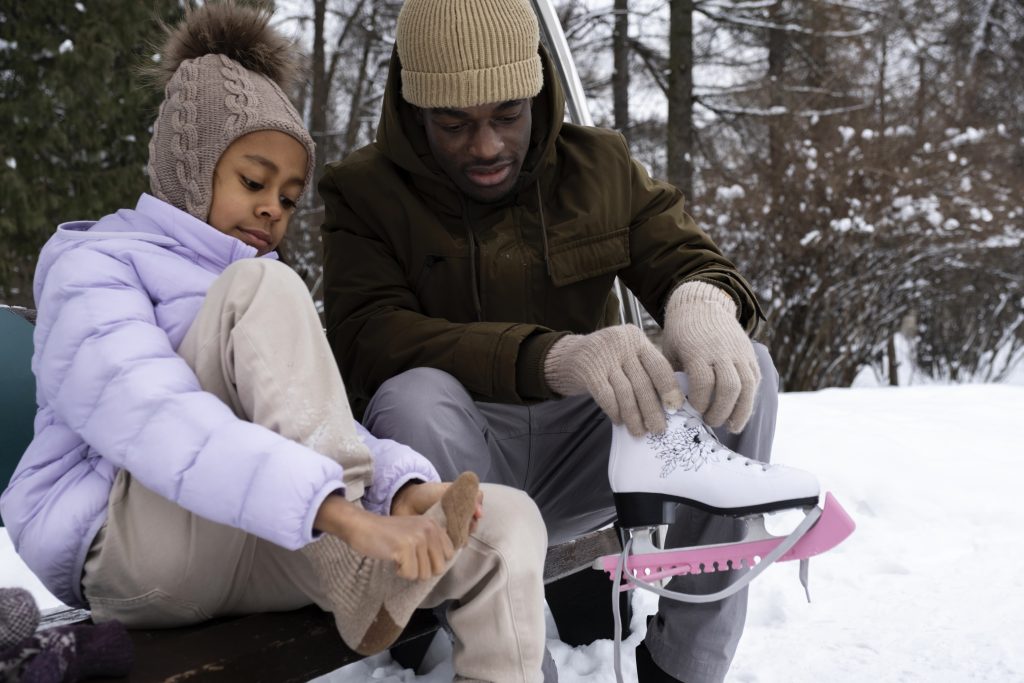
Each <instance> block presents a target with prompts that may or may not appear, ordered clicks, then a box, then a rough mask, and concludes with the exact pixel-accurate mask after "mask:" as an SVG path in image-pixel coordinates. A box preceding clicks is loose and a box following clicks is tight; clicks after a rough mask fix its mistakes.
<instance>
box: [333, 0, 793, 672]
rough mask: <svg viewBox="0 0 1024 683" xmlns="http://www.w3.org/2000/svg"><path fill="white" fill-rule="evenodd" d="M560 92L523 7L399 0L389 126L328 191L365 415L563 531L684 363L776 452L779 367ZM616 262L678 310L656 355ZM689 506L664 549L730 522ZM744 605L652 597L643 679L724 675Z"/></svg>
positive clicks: (711, 402)
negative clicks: (509, 489)
mask: <svg viewBox="0 0 1024 683" xmlns="http://www.w3.org/2000/svg"><path fill="white" fill-rule="evenodd" d="M563 107H564V99H563V95H562V92H561V90H560V88H559V86H558V84H557V79H556V76H555V73H554V70H553V66H552V64H551V62H550V60H549V58H548V57H547V55H546V52H545V51H544V50H543V49H542V48H540V46H539V32H538V26H537V21H536V18H535V16H534V14H533V11H532V9H531V8H530V6H529V3H528V2H527V0H472V1H461V2H460V1H457V0H407V2H406V3H405V5H404V7H403V8H402V11H401V14H400V16H399V20H398V27H397V34H396V53H395V55H393V57H392V61H391V69H390V74H389V78H388V84H387V90H386V94H385V98H384V105H383V113H382V116H381V120H380V125H379V128H378V131H377V139H376V142H375V143H374V144H372V145H369V146H367V147H365V148H363V149H361V150H358V151H357V152H355V153H354V154H352V155H351V156H350V157H348V158H346V159H345V160H343V161H341V162H340V163H336V164H332V165H331V167H330V168H329V170H328V172H327V174H326V175H325V177H324V179H323V180H322V182H321V184H320V192H321V195H322V196H323V199H324V203H325V207H326V218H325V223H324V226H323V238H324V259H325V261H324V274H325V277H324V282H325V292H324V297H325V305H326V316H327V329H328V336H329V339H330V341H331V344H332V347H333V349H334V353H335V355H336V357H337V359H338V362H339V366H340V367H341V369H342V373H343V375H344V379H345V384H346V387H348V390H349V392H350V399H351V401H352V403H353V407H354V409H355V411H356V414H357V415H362V417H363V419H364V422H365V424H366V426H367V427H368V428H369V429H370V430H371V431H372V432H374V433H375V434H377V435H378V436H381V437H388V438H392V439H395V440H397V441H400V442H404V443H407V444H409V445H411V446H413V447H414V448H416V449H417V450H419V451H420V452H421V453H423V454H424V455H426V456H427V457H428V458H429V459H431V461H432V462H433V463H434V464H435V466H436V467H437V469H438V471H439V472H440V473H441V476H442V477H448V476H450V474H451V473H457V472H460V471H462V470H466V469H470V470H474V471H475V472H477V474H478V475H479V476H480V478H481V480H483V481H492V482H500V483H504V484H510V485H514V486H518V487H520V488H523V489H525V490H526V491H527V492H528V493H530V495H531V496H533V498H534V499H535V500H536V502H537V504H538V505H539V506H540V509H541V512H542V514H543V515H544V519H545V522H546V523H547V525H548V530H549V538H550V539H551V542H552V543H557V542H560V541H563V540H566V539H568V538H572V537H575V536H577V535H579V534H581V533H584V532H586V531H590V530H592V529H595V528H599V527H600V526H603V525H604V524H607V523H608V522H610V521H612V520H613V519H614V517H615V508H614V506H613V503H612V496H611V490H610V488H609V483H608V474H607V471H608V451H609V444H610V439H611V423H612V422H615V423H622V424H624V425H625V426H626V427H627V428H628V429H629V431H630V432H631V433H633V434H636V435H640V434H643V433H645V432H662V431H664V430H665V426H666V418H665V410H666V409H668V410H673V409H675V408H679V407H680V406H681V405H682V402H683V396H682V394H681V393H680V389H679V385H678V384H677V383H676V381H675V377H674V375H673V370H672V366H673V365H674V366H675V367H676V368H677V369H680V370H684V371H686V372H687V373H688V375H689V396H688V398H689V401H690V403H691V404H692V405H693V407H694V408H696V409H697V410H698V411H700V412H702V413H703V414H704V418H705V420H706V422H707V423H708V424H710V425H712V426H716V427H717V426H721V425H723V424H724V425H726V426H727V428H728V431H727V430H726V429H722V430H720V435H721V437H722V440H723V443H725V444H726V445H727V446H729V447H731V448H733V450H737V451H739V452H741V453H743V454H744V455H746V456H748V457H752V458H756V459H759V460H763V461H767V460H768V457H769V454H770V449H771V441H772V438H773V435H774V425H775V409H776V397H775V394H776V391H777V381H778V376H777V374H776V373H775V370H774V367H773V366H772V364H771V361H770V359H769V357H768V355H767V351H766V350H765V349H764V348H763V347H760V346H757V347H755V345H753V344H752V343H751V342H750V340H749V338H748V336H747V333H748V332H751V331H752V330H753V329H754V327H756V325H757V323H758V321H759V320H760V319H762V317H763V316H762V314H761V311H760V308H759V307H758V305H757V303H756V301H755V298H754V295H753V293H752V291H751V289H750V287H749V285H748V284H747V283H746V282H745V281H744V280H743V278H742V277H741V276H740V275H739V274H738V273H737V271H736V269H735V267H734V266H733V265H732V264H731V263H730V262H729V261H728V260H727V259H726V258H724V257H723V256H722V254H721V252H720V251H719V250H718V248H717V247H716V246H715V245H714V243H713V242H712V241H711V239H710V238H709V237H708V236H707V235H706V234H704V233H703V232H702V231H701V230H700V229H699V228H698V227H697V226H696V225H695V224H694V223H693V221H692V220H691V219H690V217H689V216H688V215H687V214H686V213H685V212H684V210H683V199H682V196H681V194H680V193H679V191H678V190H676V189H675V188H673V187H671V186H669V185H667V184H665V183H661V182H658V181H655V180H652V179H651V178H649V177H648V175H647V173H646V172H645V171H644V169H643V167H642V166H641V165H640V164H639V163H637V162H636V161H634V160H633V159H632V158H631V157H630V155H629V151H628V149H627V147H626V144H625V141H624V140H623V138H622V137H621V136H620V135H618V134H617V133H615V132H612V131H607V130H601V129H595V128H583V127H579V126H574V125H569V124H565V123H563V122H562V118H563ZM616 276H618V277H620V278H621V279H622V280H623V282H625V284H626V285H627V286H628V287H629V288H630V290H631V291H632V292H633V293H634V294H635V295H636V296H637V297H638V298H639V300H640V301H641V302H642V303H643V304H644V306H645V307H646V308H647V310H648V311H650V312H651V313H652V314H653V315H654V316H655V318H656V319H657V320H658V322H659V323H662V324H663V325H664V326H665V335H664V349H665V354H664V355H663V354H662V352H660V351H658V350H657V349H656V348H655V347H654V346H653V345H652V344H651V342H649V341H648V340H647V338H646V337H645V336H644V335H643V333H642V332H641V331H640V330H639V329H638V328H636V327H635V326H630V325H620V324H618V322H619V321H618V314H617V311H618V307H617V302H616V300H615V298H614V296H613V294H612V293H611V289H612V284H613V281H614V278H615V277H616ZM670 361H671V362H670ZM762 375H764V376H765V377H766V378H767V381H765V382H764V384H763V385H760V379H761V376H762ZM759 385H760V386H759ZM752 415H753V417H751V416H752ZM679 517H680V520H681V521H680V522H679V523H678V524H675V525H673V526H672V527H671V529H670V533H669V536H668V539H667V545H668V546H684V545H693V544H696V543H708V542H713V541H723V540H731V538H730V535H731V534H733V533H735V528H734V527H735V525H734V523H733V522H732V521H730V520H726V519H723V518H720V517H712V516H709V515H707V514H704V513H700V512H698V511H696V510H690V509H687V510H686V512H685V514H684V513H680V515H679ZM600 577H601V575H600V574H598V573H597V572H583V573H581V574H579V575H577V578H576V581H577V585H578V584H579V583H580V582H582V583H587V582H593V581H598V582H599V583H598V584H597V585H598V587H599V588H600V592H599V593H598V594H596V595H594V596H593V597H592V598H590V600H591V602H593V603H595V604H597V605H600V606H601V608H602V609H604V608H605V606H606V605H607V599H608V597H607V596H608V588H609V586H608V584H607V580H606V579H602V578H600ZM723 580H727V577H725V576H724V574H713V575H708V576H700V577H687V578H685V579H684V578H677V579H675V580H674V581H673V583H672V584H671V585H670V586H669V587H670V588H673V589H676V590H688V591H689V592H695V591H712V590H717V589H718V588H721V587H722V582H723ZM601 582H603V583H601ZM550 595H551V594H549V596H550ZM549 601H550V598H549ZM745 610H746V595H745V593H741V594H740V595H737V596H736V597H733V598H730V599H727V600H724V601H721V602H718V603H712V604H706V605H681V604H678V603H674V602H670V601H667V600H666V601H662V606H661V608H660V611H659V613H658V615H657V616H656V618H654V619H653V620H652V621H651V623H650V624H649V629H648V635H647V639H646V642H645V644H643V645H642V646H641V647H640V648H638V652H637V660H638V669H639V673H640V680H641V681H673V680H685V681H689V682H691V683H694V682H700V681H721V680H722V679H723V678H724V676H725V673H726V671H727V670H728V667H729V663H730V661H731V659H732V656H733V653H734V652H735V647H736V643H737V642H738V639H739V635H740V632H741V631H742V626H743V619H744V615H745ZM552 611H553V612H554V613H555V617H556V622H557V623H558V626H559V631H560V635H561V636H562V637H563V639H565V640H566V641H567V642H574V641H575V642H579V640H581V639H582V638H573V637H567V631H569V630H571V629H572V628H573V626H574V625H573V624H572V623H569V622H568V621H565V620H561V619H560V614H559V610H556V609H555V607H554V605H552ZM608 611H609V612H610V610H608ZM606 623H610V619H608V620H607V622H606ZM575 626H579V624H576V625H575ZM563 628H564V629H565V630H563ZM589 635H591V636H592V635H594V634H593V633H591V634H589Z"/></svg>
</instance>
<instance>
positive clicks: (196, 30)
mask: <svg viewBox="0 0 1024 683" xmlns="http://www.w3.org/2000/svg"><path fill="white" fill-rule="evenodd" d="M270 17H271V11H270V10H269V9H267V8H265V7H261V8H256V7H251V6H247V5H239V4H237V3H235V2H234V1H233V0H223V1H221V2H207V3H206V4H204V5H202V6H201V7H198V8H192V7H186V10H185V18H184V19H183V20H182V21H181V22H179V23H178V24H177V25H176V26H166V27H165V31H166V39H165V41H164V44H163V46H162V48H161V50H160V56H161V59H160V62H159V63H158V64H155V65H154V66H153V69H152V75H153V77H154V78H155V80H156V82H157V83H158V84H159V85H160V86H161V87H163V86H164V85H165V84H166V83H167V81H169V80H170V79H171V76H173V75H174V72H175V71H177V70H178V67H179V66H180V65H181V63H182V62H184V61H186V60H189V59H197V58H199V57H202V56H203V55H208V54H222V55H224V56H226V57H229V58H230V59H233V60H234V61H236V62H238V63H239V64H241V65H242V66H244V67H245V68H246V69H249V70H250V71H255V72H256V73H259V74H262V75H264V76H266V77H267V78H269V79H270V80H272V81H274V82H275V83H277V84H278V86H280V87H281V89H282V90H284V91H286V92H287V91H288V88H289V86H290V85H291V84H292V82H293V81H294V78H295V75H296V72H297V65H296V58H295V56H294V53H293V52H292V45H291V43H290V42H289V41H288V40H286V39H285V38H284V37H283V36H281V34H279V33H278V32H277V31H275V30H274V29H273V28H271V27H270Z"/></svg>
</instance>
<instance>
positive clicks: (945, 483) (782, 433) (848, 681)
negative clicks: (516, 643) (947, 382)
mask: <svg viewBox="0 0 1024 683" xmlns="http://www.w3.org/2000/svg"><path fill="white" fill-rule="evenodd" d="M1021 380H1024V378H1021ZM1021 380H1017V383H1016V384H1001V385H953V386H942V385H932V386H912V387H906V388H888V387H871V388H856V389H829V390H825V391H818V392H813V393H790V394H784V395H783V396H782V399H781V408H780V416H779V426H778V435H777V440H776V446H775V460H776V461H777V462H783V463H786V464H790V465H794V466H797V467H802V468H805V469H808V470H811V471H813V472H815V473H817V475H818V476H819V478H820V480H821V482H822V486H823V488H824V489H828V490H831V491H833V492H834V493H835V495H836V496H837V497H838V499H839V500H840V502H841V503H842V504H843V506H844V507H845V508H846V509H847V511H848V512H850V514H851V515H852V516H853V517H854V519H855V520H856V522H857V524H858V529H857V531H856V532H854V535H853V536H852V537H851V538H849V539H848V540H847V541H846V542H845V543H843V544H842V545H841V546H840V547H839V548H837V549H836V550H834V551H832V552H831V553H829V554H827V555H824V556H821V557H819V558H815V559H814V560H813V561H812V562H811V584H810V586H811V596H812V598H813V600H814V602H813V603H811V604H807V603H806V601H805V599H804V597H803V591H802V589H801V588H800V584H799V582H798V581H797V574H796V572H797V568H796V565H795V564H794V563H789V564H780V565H777V566H775V567H771V568H769V570H768V571H766V572H765V574H764V575H763V576H762V577H760V578H759V579H758V580H757V581H756V582H755V583H754V585H753V587H752V593H751V600H750V611H749V614H748V619H747V628H746V633H745V635H744V637H743V640H742V642H741V643H740V647H739V652H738V653H737V655H736V659H735V661H734V664H733V667H732V671H731V672H730V674H729V677H728V681H730V683H775V682H782V681H786V682H787V683H821V682H822V681H828V682H830V683H863V682H864V681H872V683H888V682H892V683H896V682H899V683H912V682H916V681H922V682H925V681H927V682H928V683H962V682H967V681H970V682H972V683H979V682H985V681H987V682H991V683H1024V572H1022V570H1021V567H1024V531H1022V530H1024V505H1022V504H1021V502H1020V499H1019V497H1018V496H1019V492H1020V489H1021V482H1022V480H1024V437H1022V436H1021V429H1022V425H1024V381H1021ZM0 558H2V562H0V585H25V586H28V587H30V588H32V589H33V591H34V592H35V593H36V595H37V597H38V599H39V601H40V602H41V603H42V604H43V605H44V606H51V605H54V604H56V601H55V600H54V598H52V596H49V595H47V594H46V593H45V591H44V590H43V589H42V587H41V586H40V585H39V584H38V582H37V581H35V579H34V577H32V576H31V575H30V574H29V573H28V571H27V570H26V569H25V568H24V566H23V565H20V562H19V560H18V559H17V557H16V556H15V555H14V553H13V551H12V550H11V547H10V542H9V540H8V539H7V537H6V534H2V535H0ZM635 604H636V607H637V612H638V613H637V615H636V618H635V624H636V626H637V628H638V629H640V630H642V628H643V626H642V624H643V617H644V616H645V615H646V614H649V613H651V612H652V611H653V610H654V609H655V603H654V599H653V598H652V597H649V596H648V595H646V594H643V595H640V596H638V600H637V602H636V603H635ZM554 635H555V634H554V629H553V626H550V625H549V636H554ZM639 637H640V634H639V633H638V634H634V635H633V636H632V637H631V638H630V639H629V640H627V641H626V648H627V649H626V651H625V652H624V655H625V656H624V662H625V668H626V670H627V671H626V680H630V681H635V680H636V678H635V673H633V657H632V649H633V648H634V647H635V646H636V643H637V642H638V638H639ZM549 647H550V649H551V651H552V654H553V656H554V658H555V661H556V664H557V665H558V670H559V677H560V680H561V681H562V683H604V682H611V681H614V675H613V673H612V668H611V661H612V652H611V643H610V642H609V641H600V642H597V643H594V644H592V645H590V646H587V647H579V648H569V647H568V646H566V645H565V644H563V643H561V642H560V641H558V640H555V639H551V640H549ZM324 680H329V681H331V683H356V682H357V681H358V682H362V681H367V680H375V681H380V682H382V683H398V682H403V683H412V682H417V683H441V682H442V681H443V682H445V683H447V681H450V680H451V664H450V659H449V657H448V654H447V644H446V643H444V642H443V641H442V639H437V640H436V641H435V643H434V646H433V647H432V650H431V653H430V654H429V655H428V661H427V670H426V671H425V673H424V674H423V675H421V676H416V675H415V674H414V673H413V672H411V671H405V670H402V669H401V668H400V667H398V666H397V665H396V664H395V663H394V662H392V661H391V660H390V659H389V658H388V656H387V655H386V654H385V655H378V656H377V657H373V658H370V659H369V660H364V661H363V662H359V663H356V664H353V665H351V666H349V667H346V668H345V669H342V670H340V671H338V672H335V673H334V674H331V675H329V676H327V677H325V678H324Z"/></svg>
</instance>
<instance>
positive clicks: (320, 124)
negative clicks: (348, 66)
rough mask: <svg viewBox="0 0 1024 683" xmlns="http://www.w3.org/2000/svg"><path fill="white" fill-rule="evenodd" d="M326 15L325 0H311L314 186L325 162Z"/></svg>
mask: <svg viewBox="0 0 1024 683" xmlns="http://www.w3.org/2000/svg"><path fill="white" fill-rule="evenodd" d="M326 14H327V0H313V64H312V69H313V95H312V98H311V101H312V108H311V111H310V117H309V124H310V125H309V127H310V134H311V135H312V137H313V142H315V143H316V166H315V171H314V173H315V175H314V178H313V183H314V186H315V185H316V183H318V182H320V177H321V176H322V175H323V167H324V163H325V161H326V160H327V158H328V157H327V154H328V150H327V135H326V133H327V102H328V83H329V81H328V79H327V71H326V63H327V61H326V58H325V55H324V24H325V21H326Z"/></svg>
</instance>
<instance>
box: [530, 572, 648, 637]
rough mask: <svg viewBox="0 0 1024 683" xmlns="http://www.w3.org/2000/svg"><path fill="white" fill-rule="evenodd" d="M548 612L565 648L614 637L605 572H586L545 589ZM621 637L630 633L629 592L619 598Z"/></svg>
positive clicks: (608, 585) (610, 585)
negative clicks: (549, 611)
mask: <svg viewBox="0 0 1024 683" xmlns="http://www.w3.org/2000/svg"><path fill="white" fill-rule="evenodd" d="M544 594H545V597H546V599H547V601H548V609H550V610H551V616H552V617H554V619H555V626H557V627H558V637H559V638H560V639H561V640H562V642H564V643H565V644H566V645H570V646H572V647H576V646H578V645H588V644H590V643H592V642H594V641H595V640H599V639H601V638H607V639H610V638H612V636H613V635H614V624H615V619H614V616H613V615H612V605H611V598H612V583H611V581H609V579H608V574H606V573H605V572H599V571H595V570H593V569H583V570H581V571H578V572H576V573H575V574H570V575H569V576H567V577H565V578H564V579H559V580H558V581H553V582H552V583H549V584H548V585H546V586H544ZM619 611H620V616H621V617H622V637H623V638H625V637H626V636H627V635H628V634H629V618H630V605H629V591H623V592H622V593H621V594H620V595H619Z"/></svg>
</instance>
